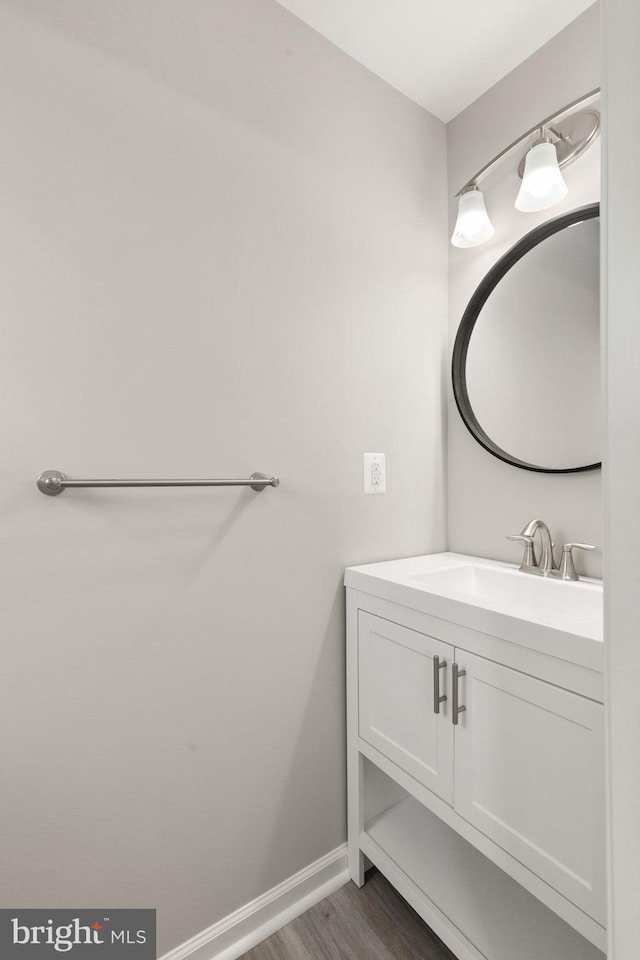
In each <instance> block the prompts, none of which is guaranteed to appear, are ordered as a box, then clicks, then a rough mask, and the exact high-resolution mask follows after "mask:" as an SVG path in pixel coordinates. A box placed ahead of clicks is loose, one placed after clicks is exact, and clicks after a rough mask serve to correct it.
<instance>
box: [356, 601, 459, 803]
mask: <svg viewBox="0 0 640 960" xmlns="http://www.w3.org/2000/svg"><path fill="white" fill-rule="evenodd" d="M434 656H437V657H439V660H440V663H441V664H442V663H443V662H444V663H445V664H446V665H445V666H444V667H442V669H440V670H438V678H439V688H440V694H441V695H442V696H447V697H448V696H449V686H450V676H451V663H452V660H453V647H450V646H449V645H448V644H446V643H442V642H441V641H439V640H434V639H433V638H432V637H428V636H426V635H425V634H422V633H416V631H414V630H409V629H408V628H407V627H401V626H400V625H399V624H397V623H391V622H390V621H388V620H383V619H381V618H380V617H375V616H373V615H372V614H369V613H364V612H363V611H360V613H359V619H358V659H359V690H358V715H359V734H360V737H361V738H362V739H363V740H366V741H367V743H370V744H371V746H373V747H375V748H376V749H377V750H379V751H380V752H381V753H383V754H384V755H385V756H386V757H388V758H389V759H390V760H392V761H393V762H394V763H397V764H398V766H399V767H401V768H402V769H403V770H405V771H406V772H407V773H409V774H410V775H411V776H412V777H415V779H416V780H418V781H419V782H420V783H422V784H424V786H425V787H428V788H429V789H430V790H433V791H434V793H437V794H438V796H440V797H442V799H443V800H446V801H447V802H448V803H451V802H452V799H453V732H454V728H453V725H452V723H451V713H450V707H449V703H450V701H449V699H447V700H445V701H444V702H442V703H441V704H440V711H439V713H436V712H435V705H434V683H435V681H434V676H435V672H434V659H433V658H434Z"/></svg>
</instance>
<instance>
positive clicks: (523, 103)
mask: <svg viewBox="0 0 640 960" xmlns="http://www.w3.org/2000/svg"><path fill="white" fill-rule="evenodd" d="M600 62H601V53H600V23H599V9H598V5H597V4H595V5H594V6H592V7H590V8H589V9H588V10H587V11H586V12H585V13H584V14H582V16H580V17H578V19H577V20H575V21H573V23H571V24H570V25H569V26H568V27H567V28H566V29H565V30H563V31H561V33H559V34H557V36H556V37H554V38H553V39H552V40H551V41H549V43H547V44H546V45H545V46H544V47H542V48H541V49H540V50H539V51H538V52H537V53H535V54H534V55H533V56H531V57H530V58H529V59H528V60H526V61H525V62H524V63H523V64H521V65H520V66H519V67H517V68H516V69H515V70H514V71H513V72H512V73H510V74H509V75H508V76H507V77H506V78H505V79H504V80H502V81H501V82H500V83H498V84H496V86H494V87H493V88H492V89H491V90H489V91H488V92H487V93H486V94H484V95H483V96H482V97H480V98H479V99H478V100H476V102H475V103H473V104H472V105H471V106H470V107H468V108H467V109H466V110H464V111H463V112H462V113H461V114H459V116H458V117H456V118H455V119H454V120H452V121H451V122H450V123H449V124H448V125H447V143H448V167H449V194H450V196H451V197H452V196H453V195H454V194H455V193H456V191H457V190H459V189H460V188H461V187H462V186H463V185H464V184H465V183H466V182H467V180H468V179H469V178H470V177H472V176H473V175H474V173H475V172H476V171H477V170H478V169H480V167H482V166H483V165H484V164H485V163H486V162H488V161H489V160H490V159H491V158H492V157H493V156H494V155H495V154H497V153H498V152H499V151H500V150H502V149H503V148H504V147H505V146H507V144H509V143H511V142H512V141H513V140H515V139H517V138H518V137H519V136H520V135H521V134H522V133H524V132H525V131H526V130H527V129H529V128H530V127H532V126H534V125H535V124H536V123H537V122H538V121H539V120H541V119H543V118H544V117H546V116H549V115H550V114H552V113H553V112H554V111H556V110H558V109H560V108H562V107H563V106H564V105H565V104H567V103H570V102H571V101H573V100H576V99H578V98H579V97H581V96H584V94H586V93H588V92H589V91H590V90H593V89H594V88H596V87H598V86H600ZM523 152H524V151H523ZM516 168H517V161H516V160H515V159H514V160H510V161H507V162H506V163H505V164H504V165H503V166H502V167H500V168H499V169H498V171H497V172H496V173H494V174H492V175H491V177H489V178H488V179H487V180H486V181H485V182H484V183H483V184H482V189H483V191H484V193H485V199H486V203H487V209H488V210H489V213H490V216H491V219H492V222H493V224H494V227H495V230H496V232H495V235H494V237H493V238H492V240H491V241H489V242H488V243H486V244H485V245H483V246H481V247H478V248H475V249H469V250H459V249H456V248H454V247H450V256H449V326H450V343H451V346H452V345H453V339H454V337H455V333H456V330H457V327H458V324H459V322H460V318H461V316H462V314H463V312H464V309H465V306H466V305H467V303H468V301H469V299H470V298H471V295H472V294H473V292H474V290H475V289H476V287H477V285H478V284H479V283H480V281H481V280H482V278H483V277H484V275H485V274H486V273H487V271H488V270H489V269H490V267H491V266H492V265H493V264H494V263H495V262H496V260H498V259H499V258H500V257H501V256H502V255H503V254H504V253H505V252H506V251H507V250H509V249H510V248H511V247H512V246H513V245H514V243H516V242H517V241H518V240H519V239H520V238H521V237H522V236H524V235H525V234H526V233H528V232H529V231H530V230H532V229H533V228H534V227H536V226H538V224H540V223H543V222H544V221H546V220H547V219H549V218H550V217H555V216H557V215H559V214H560V213H562V212H564V211H567V210H571V209H573V208H575V207H580V206H582V205H584V204H586V203H592V202H595V201H597V200H599V198H600V146H599V141H598V145H597V146H594V147H592V148H591V149H590V150H589V151H588V152H587V153H586V154H584V155H583V156H582V157H581V158H580V159H579V160H578V161H577V162H576V163H575V164H573V165H572V166H570V167H568V168H567V169H566V171H565V180H566V182H567V185H568V187H569V194H568V196H567V197H566V199H565V200H564V201H563V202H562V203H561V204H559V205H558V206H556V207H554V208H553V210H549V211H542V212H541V213H538V214H524V213H520V212H519V211H517V210H516V209H515V208H514V206H513V203H514V200H515V197H516V194H517V191H518V186H519V183H520V181H519V180H518V177H517V174H516ZM456 206H457V205H456V204H455V203H454V202H453V200H451V201H450V209H449V212H450V229H451V230H452V229H453V224H454V222H455V216H456ZM543 298H544V291H541V306H542V307H543V303H544V300H543ZM499 375H500V374H499V370H496V376H499ZM540 382H541V379H540V372H539V371H538V370H537V369H532V370H531V381H530V390H531V393H532V397H534V398H535V393H536V390H537V389H539V387H540ZM448 489H449V548H450V549H451V550H457V551H460V552H462V553H469V554H479V555H481V556H488V557H493V558H495V559H499V560H510V561H514V562H515V561H518V562H519V560H520V551H519V548H518V546H517V545H515V544H510V543H507V541H506V540H505V536H506V535H507V534H510V533H519V532H520V530H521V529H522V527H523V526H524V524H525V523H526V522H527V521H528V520H530V519H531V518H533V517H542V519H544V520H546V522H547V523H548V525H549V527H550V528H551V531H552V534H553V536H554V538H555V540H556V541H557V542H558V543H561V542H566V541H569V540H579V541H586V542H590V543H595V544H597V545H598V546H599V548H600V549H599V550H598V551H597V552H596V553H593V554H580V555H579V557H578V558H577V559H578V563H579V564H580V569H581V570H583V571H584V572H585V573H589V574H591V575H592V576H601V570H602V545H603V529H602V501H601V496H602V491H601V473H600V471H592V472H588V473H583V474H566V475H545V474H536V473H529V472H526V471H524V470H520V469H517V468H516V467H512V466H508V465H507V464H504V463H502V462H501V461H500V460H497V459H496V458H495V457H492V456H490V455H489V454H488V453H486V452H485V450H484V449H483V448H482V447H481V446H480V445H479V444H478V443H476V441H475V440H474V439H473V438H472V437H471V435H470V434H469V433H468V431H467V429H466V428H465V426H464V424H463V423H462V420H461V419H460V416H459V414H458V411H457V409H456V406H455V403H454V401H453V397H452V396H450V402H449V486H448Z"/></svg>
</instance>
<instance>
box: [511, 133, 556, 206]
mask: <svg viewBox="0 0 640 960" xmlns="http://www.w3.org/2000/svg"><path fill="white" fill-rule="evenodd" d="M568 192H569V188H568V187H567V185H566V183H565V182H564V179H563V177H562V171H561V170H560V165H559V163H558V154H557V151H556V148H555V146H554V144H553V143H552V142H551V137H547V136H545V132H544V128H543V129H542V130H541V131H540V139H539V140H536V142H535V143H534V144H533V146H532V147H530V148H529V150H528V151H527V154H526V156H525V158H524V172H523V176H522V185H521V187H520V191H519V193H518V196H517V197H516V210H522V211H524V212H525V213H533V212H535V211H536V210H546V209H547V208H548V207H554V206H555V205H556V203H560V201H561V200H564V198H565V197H566V195H567V194H568Z"/></svg>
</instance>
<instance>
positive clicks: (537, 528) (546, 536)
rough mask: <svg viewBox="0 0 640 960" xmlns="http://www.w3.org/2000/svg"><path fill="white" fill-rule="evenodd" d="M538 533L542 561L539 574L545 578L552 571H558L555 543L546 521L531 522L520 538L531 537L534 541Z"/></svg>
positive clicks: (539, 563)
mask: <svg viewBox="0 0 640 960" xmlns="http://www.w3.org/2000/svg"><path fill="white" fill-rule="evenodd" d="M536 533H539V534H540V546H541V554H540V560H539V562H538V565H537V566H538V572H539V573H540V574H541V575H542V576H543V577H545V576H547V575H548V574H549V573H551V571H552V570H555V569H556V564H555V559H554V556H553V543H552V542H551V533H550V532H549V527H548V526H547V525H546V523H545V522H544V520H530V521H529V523H528V524H527V525H526V527H525V528H524V530H523V531H522V533H521V534H520V536H521V537H531V539H533V538H534V537H535V535H536Z"/></svg>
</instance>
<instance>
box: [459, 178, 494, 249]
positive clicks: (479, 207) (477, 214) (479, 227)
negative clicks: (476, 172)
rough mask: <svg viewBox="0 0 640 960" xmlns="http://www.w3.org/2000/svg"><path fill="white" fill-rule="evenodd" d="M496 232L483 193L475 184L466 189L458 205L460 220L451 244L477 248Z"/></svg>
mask: <svg viewBox="0 0 640 960" xmlns="http://www.w3.org/2000/svg"><path fill="white" fill-rule="evenodd" d="M494 233H495V230H494V228H493V224H492V223H491V220H489V214H488V213H487V208H486V207H485V205H484V196H483V194H482V191H480V190H478V188H477V186H476V185H475V183H473V184H471V186H469V187H466V188H465V190H464V193H463V194H462V196H461V197H460V202H459V204H458V219H457V220H456V225H455V227H454V229H453V236H452V237H451V243H452V244H453V245H454V247H477V246H478V245H479V244H481V243H484V242H485V240H488V239H489V238H490V237H492V236H493V234H494Z"/></svg>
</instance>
